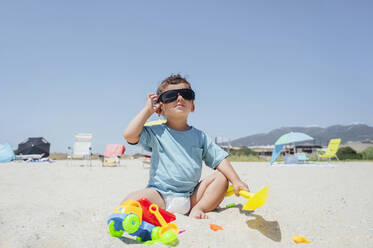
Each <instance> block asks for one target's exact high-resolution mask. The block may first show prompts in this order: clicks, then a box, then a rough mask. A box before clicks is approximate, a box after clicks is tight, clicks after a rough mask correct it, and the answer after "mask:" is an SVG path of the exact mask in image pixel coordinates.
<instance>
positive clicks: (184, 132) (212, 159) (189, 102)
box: [123, 74, 249, 219]
mask: <svg viewBox="0 0 373 248" xmlns="http://www.w3.org/2000/svg"><path fill="white" fill-rule="evenodd" d="M194 98H195V95H194V92H193V90H192V89H191V86H190V83H189V82H188V81H187V80H186V79H185V78H183V77H181V76H180V75H178V74H177V75H171V76H170V77H168V78H167V79H165V80H164V81H163V82H162V83H161V84H160V85H159V87H158V89H157V94H153V93H150V94H148V95H147V96H146V105H145V107H144V108H143V109H142V110H141V111H140V112H139V113H138V114H137V115H136V117H135V118H134V119H133V120H132V121H131V122H130V123H129V125H128V126H127V128H126V129H125V131H124V134H123V136H124V138H125V139H126V140H127V142H128V143H130V144H140V145H142V146H143V147H144V148H145V149H146V150H148V151H151V152H152V158H151V167H150V172H149V173H150V174H149V183H148V185H147V187H146V188H145V189H142V190H139V191H135V192H132V193H130V194H129V195H128V196H127V197H126V198H125V199H124V201H126V200H138V199H140V198H142V197H144V198H148V199H149V200H150V201H151V202H153V203H155V204H157V205H158V206H159V207H161V208H164V209H166V210H167V211H170V212H174V213H180V214H188V213H189V216H191V217H194V218H198V219H206V218H208V217H207V215H206V213H207V212H209V211H211V210H214V209H215V208H216V207H217V206H218V205H219V204H220V202H221V201H222V200H223V198H224V195H225V193H226V190H227V187H228V183H229V182H231V183H232V184H233V186H234V191H235V194H236V195H238V191H239V190H241V189H243V190H249V189H248V186H247V184H246V183H244V182H242V181H241V179H240V177H239V176H238V175H237V173H236V172H235V170H234V169H233V167H232V165H231V164H230V162H229V161H228V160H227V159H226V157H227V156H228V154H227V153H226V152H225V151H223V150H222V149H221V148H220V147H218V146H217V145H216V144H214V143H213V142H212V141H211V140H210V139H209V138H208V136H207V135H206V134H205V133H204V132H202V131H200V130H198V129H196V128H194V127H192V126H189V125H188V122H187V120H188V115H189V114H190V113H191V112H194V109H195V105H194ZM153 113H157V114H162V115H163V116H164V117H165V119H166V120H167V122H166V123H165V124H161V125H155V126H147V127H144V124H145V122H146V120H147V119H148V118H149V117H150V116H151V115H152V114H153ZM202 160H204V161H205V164H206V165H207V166H209V167H210V168H213V169H216V170H217V171H216V172H214V173H213V174H212V175H210V176H208V177H207V178H205V179H203V180H202V181H201V182H199V180H200V177H201V172H202Z"/></svg>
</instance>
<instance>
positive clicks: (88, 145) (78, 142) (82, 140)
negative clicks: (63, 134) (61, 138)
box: [67, 133, 92, 166]
mask: <svg viewBox="0 0 373 248" xmlns="http://www.w3.org/2000/svg"><path fill="white" fill-rule="evenodd" d="M67 149H68V155H67V158H68V161H70V166H71V165H72V160H73V159H74V158H77V159H83V160H85V161H86V165H89V166H92V134H90V133H79V134H77V135H75V137H74V146H73V147H72V148H71V147H70V146H69V147H68V148H67Z"/></svg>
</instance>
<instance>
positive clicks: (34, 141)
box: [17, 137, 51, 158]
mask: <svg viewBox="0 0 373 248" xmlns="http://www.w3.org/2000/svg"><path fill="white" fill-rule="evenodd" d="M50 146H51V145H50V144H49V142H48V141H46V140H45V139H44V138H43V137H35V138H28V139H27V140H25V141H23V142H22V143H20V144H19V145H18V151H17V154H19V155H29V154H43V158H46V157H48V156H49V150H50Z"/></svg>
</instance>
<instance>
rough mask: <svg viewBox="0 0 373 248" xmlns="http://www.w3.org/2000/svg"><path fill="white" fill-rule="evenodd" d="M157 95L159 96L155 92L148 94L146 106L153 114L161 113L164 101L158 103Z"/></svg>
mask: <svg viewBox="0 0 373 248" xmlns="http://www.w3.org/2000/svg"><path fill="white" fill-rule="evenodd" d="M157 97H158V96H157V95H156V94H153V93H149V94H147V95H146V104H145V108H146V109H147V111H149V113H152V114H153V113H154V112H156V113H157V114H160V110H161V104H162V103H161V102H160V103H156V100H157Z"/></svg>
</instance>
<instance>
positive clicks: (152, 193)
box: [122, 188, 165, 209]
mask: <svg viewBox="0 0 373 248" xmlns="http://www.w3.org/2000/svg"><path fill="white" fill-rule="evenodd" d="M140 198H146V199H148V200H149V201H151V202H152V203H154V204H157V205H158V206H159V207H160V208H163V209H164V208H165V203H164V200H163V198H162V196H161V195H160V194H159V193H158V191H156V190H155V189H152V188H146V189H141V190H138V191H135V192H132V193H130V194H128V195H127V196H126V197H125V198H124V200H123V202H125V201H128V200H135V201H137V200H139V199H140ZM123 202H122V203H123Z"/></svg>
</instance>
